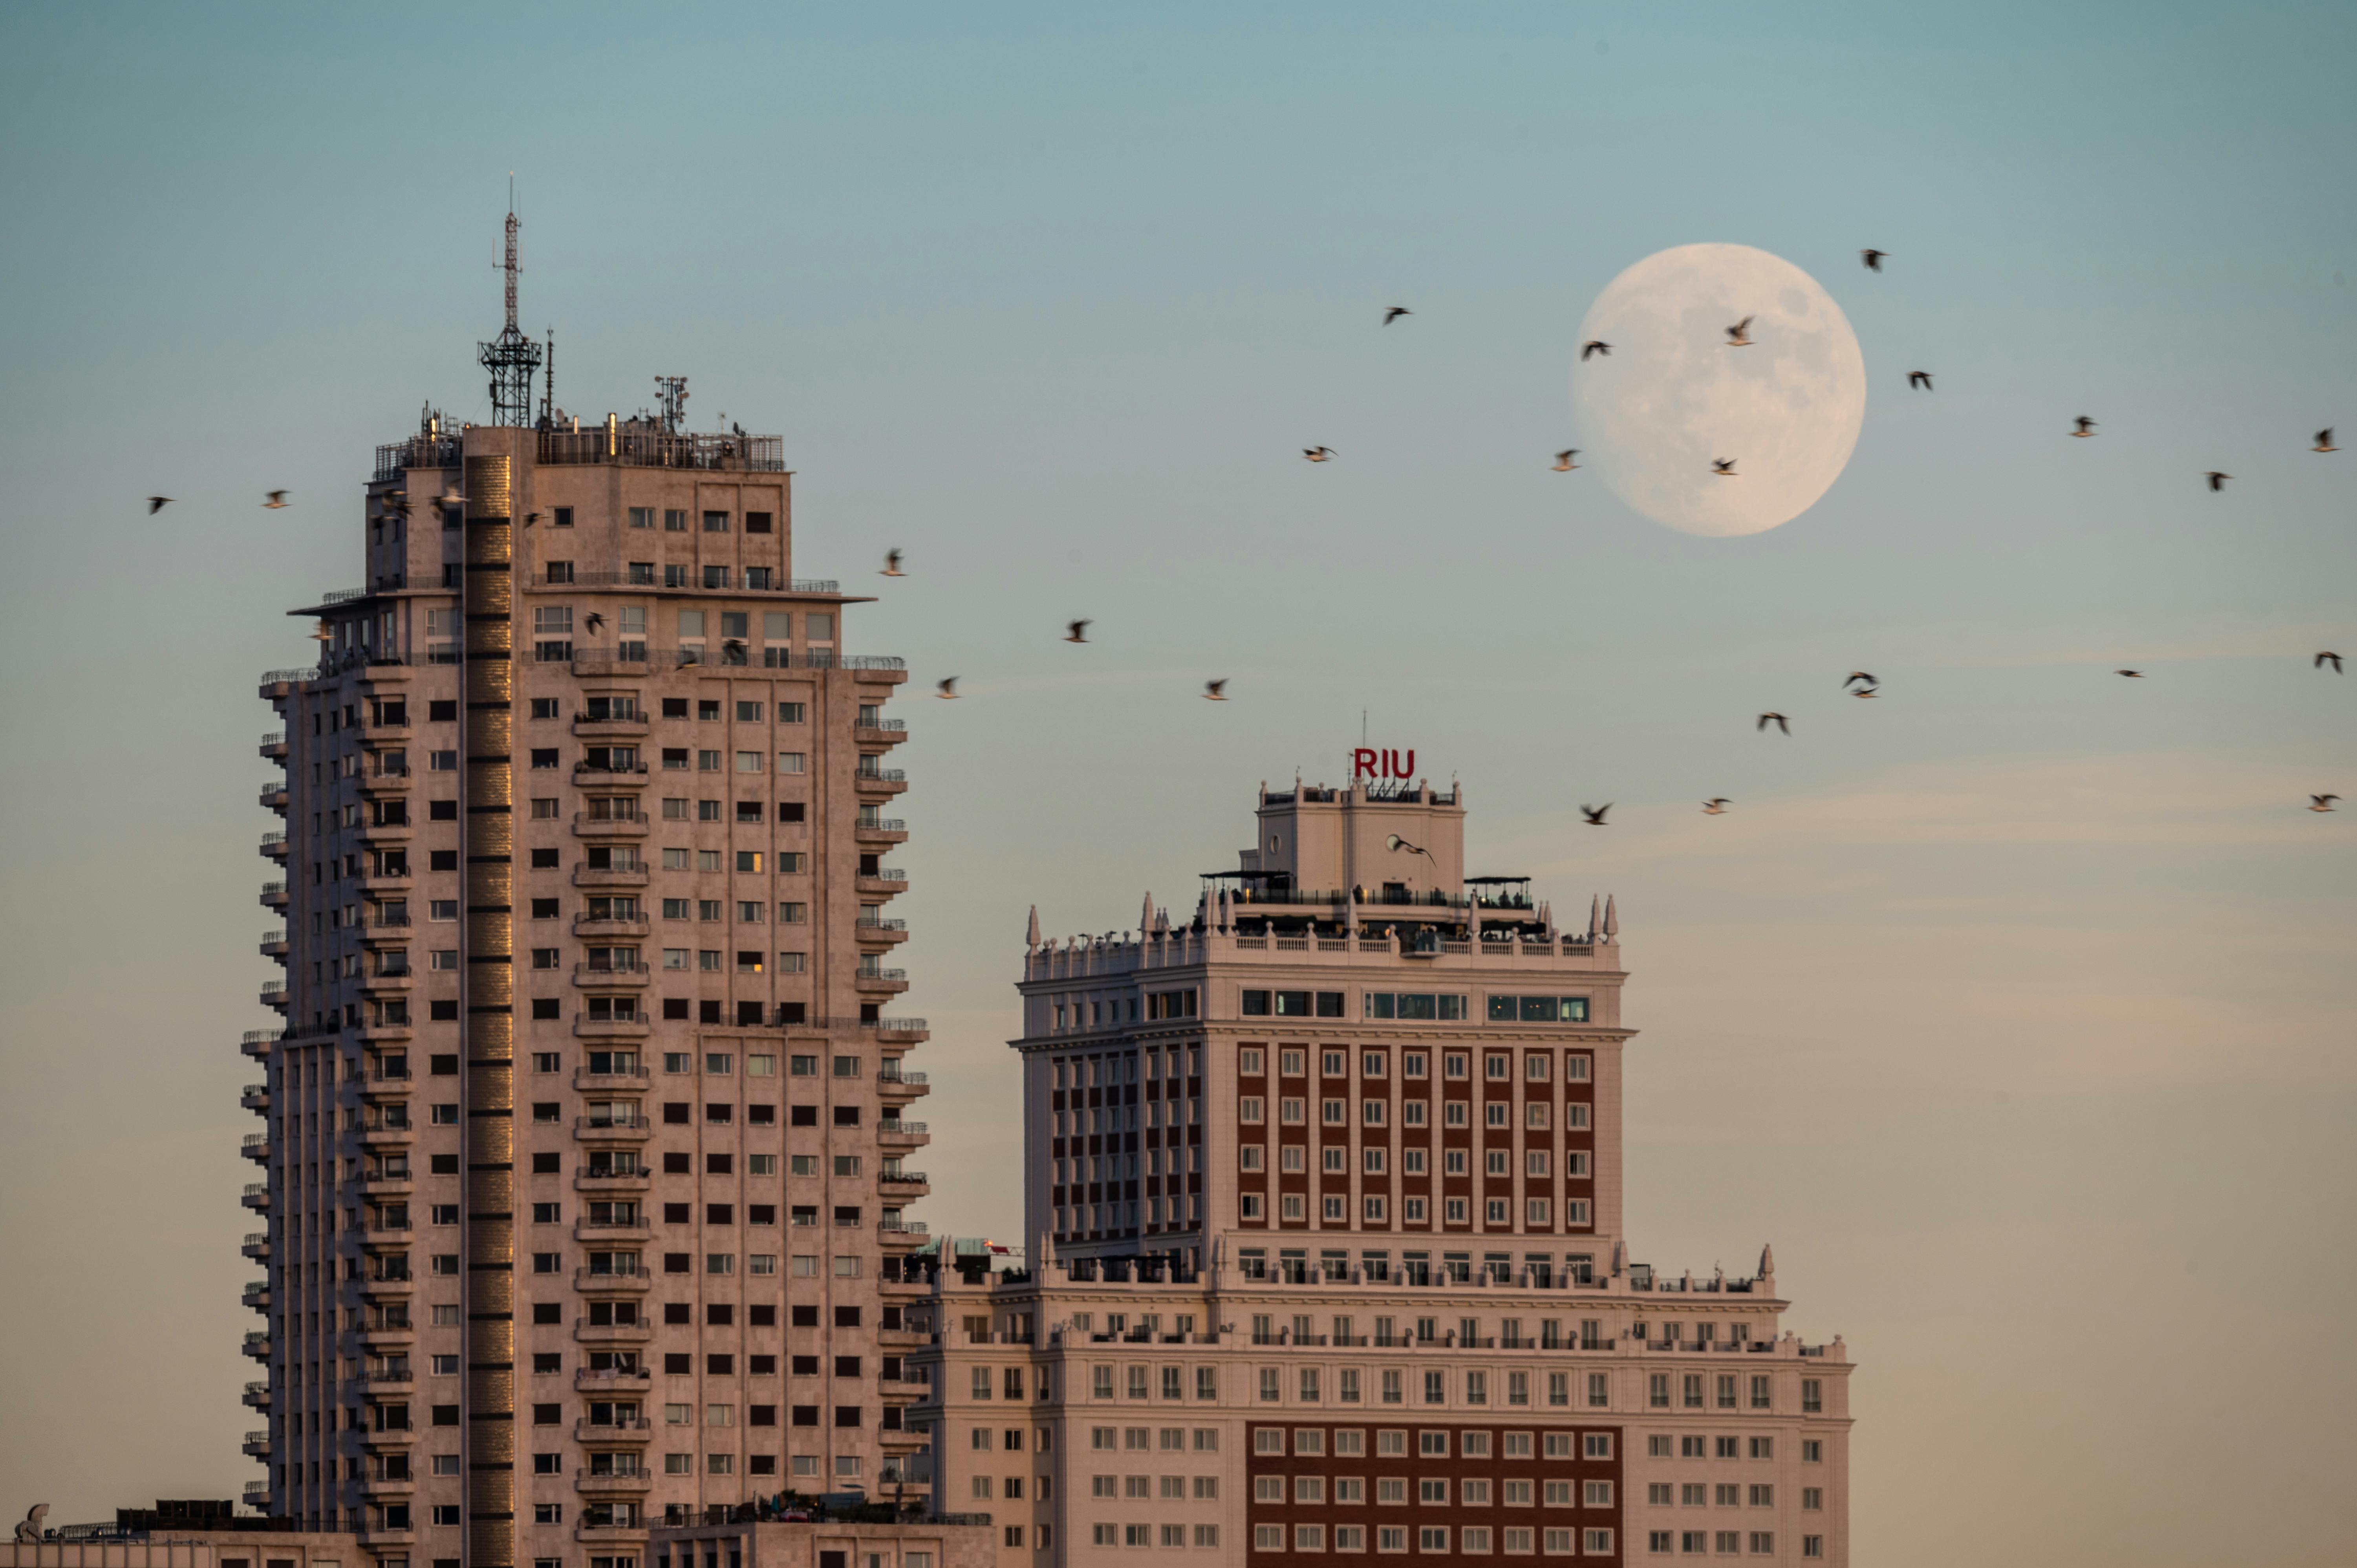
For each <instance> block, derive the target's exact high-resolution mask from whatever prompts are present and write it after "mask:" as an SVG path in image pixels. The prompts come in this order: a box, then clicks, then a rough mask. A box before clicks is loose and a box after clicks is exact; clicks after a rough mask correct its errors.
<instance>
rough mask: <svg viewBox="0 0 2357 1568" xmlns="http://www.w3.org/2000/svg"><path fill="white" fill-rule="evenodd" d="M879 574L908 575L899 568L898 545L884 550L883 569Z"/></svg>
mask: <svg viewBox="0 0 2357 1568" xmlns="http://www.w3.org/2000/svg"><path fill="white" fill-rule="evenodd" d="M880 575H883V576H887V577H905V576H907V575H909V574H907V573H906V572H903V571H902V570H900V551H899V546H898V545H895V546H894V547H893V548H891V549H889V550H887V551H886V552H884V570H883V572H882V573H881V574H880Z"/></svg>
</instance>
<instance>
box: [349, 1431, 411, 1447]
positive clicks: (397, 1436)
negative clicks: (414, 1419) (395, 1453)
mask: <svg viewBox="0 0 2357 1568" xmlns="http://www.w3.org/2000/svg"><path fill="white" fill-rule="evenodd" d="M416 1441H417V1434H416V1433H415V1432H414V1431H412V1430H411V1429H410V1428H408V1427H406V1426H375V1427H366V1428H363V1429H362V1430H361V1447H363V1448H399V1447H404V1446H406V1445H407V1444H412V1443H414V1442H416Z"/></svg>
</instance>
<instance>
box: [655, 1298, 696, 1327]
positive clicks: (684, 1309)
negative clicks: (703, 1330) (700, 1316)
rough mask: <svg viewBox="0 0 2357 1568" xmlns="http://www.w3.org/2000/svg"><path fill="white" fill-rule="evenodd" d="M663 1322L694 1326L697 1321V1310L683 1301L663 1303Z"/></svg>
mask: <svg viewBox="0 0 2357 1568" xmlns="http://www.w3.org/2000/svg"><path fill="white" fill-rule="evenodd" d="M663 1321H664V1322H665V1323H689V1324H692V1323H694V1321H695V1308H694V1306H692V1305H689V1304H688V1303H686V1302H683V1301H667V1302H665V1303H663Z"/></svg>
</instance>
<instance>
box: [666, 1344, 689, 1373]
mask: <svg viewBox="0 0 2357 1568" xmlns="http://www.w3.org/2000/svg"><path fill="white" fill-rule="evenodd" d="M663 1372H664V1374H665V1375H666V1376H669V1377H675V1378H692V1377H694V1375H695V1357H694V1355H693V1354H692V1353H690V1352H688V1351H685V1350H667V1351H665V1352H664V1353H663Z"/></svg>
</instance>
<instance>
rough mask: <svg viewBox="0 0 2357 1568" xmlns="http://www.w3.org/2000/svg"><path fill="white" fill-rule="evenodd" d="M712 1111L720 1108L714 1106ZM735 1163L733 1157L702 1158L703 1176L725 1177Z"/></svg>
mask: <svg viewBox="0 0 2357 1568" xmlns="http://www.w3.org/2000/svg"><path fill="white" fill-rule="evenodd" d="M713 1109H714V1110H716V1111H717V1110H720V1109H722V1107H720V1106H717V1105H716V1106H714V1107H713ZM736 1163H737V1156H736V1155H705V1156H704V1174H705V1176H727V1175H729V1174H730V1173H731V1172H732V1171H733V1170H734V1168H735V1166H736Z"/></svg>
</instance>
